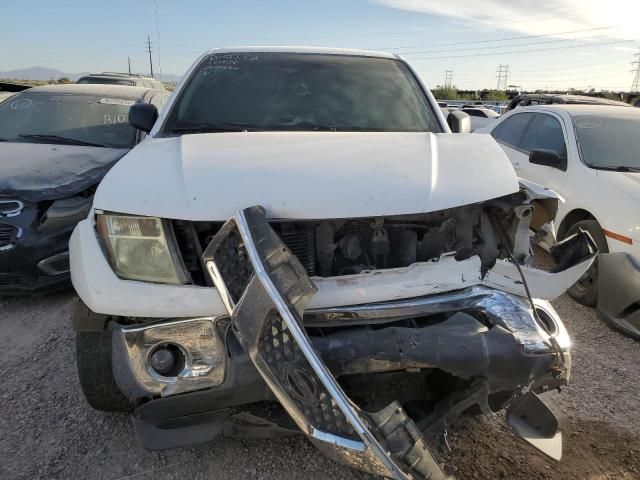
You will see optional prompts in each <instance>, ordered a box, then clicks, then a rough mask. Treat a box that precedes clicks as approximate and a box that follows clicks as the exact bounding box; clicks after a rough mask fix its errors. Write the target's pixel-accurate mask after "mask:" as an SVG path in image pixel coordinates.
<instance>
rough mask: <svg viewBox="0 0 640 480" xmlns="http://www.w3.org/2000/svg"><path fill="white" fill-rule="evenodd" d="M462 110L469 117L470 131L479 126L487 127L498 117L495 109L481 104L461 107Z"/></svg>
mask: <svg viewBox="0 0 640 480" xmlns="http://www.w3.org/2000/svg"><path fill="white" fill-rule="evenodd" d="M462 111H463V112H464V113H466V114H467V115H469V116H470V117H471V131H472V132H473V131H476V130H478V129H479V128H484V127H488V126H489V125H491V124H492V123H493V122H495V121H496V119H497V118H500V115H499V114H498V113H497V112H496V111H495V110H492V109H491V108H486V107H481V106H478V107H466V108H463V109H462Z"/></svg>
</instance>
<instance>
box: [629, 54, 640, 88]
mask: <svg viewBox="0 0 640 480" xmlns="http://www.w3.org/2000/svg"><path fill="white" fill-rule="evenodd" d="M634 57H636V59H637V60H636V61H635V62H631V64H632V65H635V68H634V69H633V70H632V72H633V83H632V84H631V92H634V93H635V92H640V53H636V54H635V55H634Z"/></svg>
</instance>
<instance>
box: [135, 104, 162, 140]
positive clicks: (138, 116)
mask: <svg viewBox="0 0 640 480" xmlns="http://www.w3.org/2000/svg"><path fill="white" fill-rule="evenodd" d="M157 119H158V109H157V108H156V106H155V105H152V104H150V103H135V104H133V105H131V107H130V108H129V124H130V125H131V126H132V127H133V128H137V129H138V130H142V131H143V132H145V133H149V132H150V131H151V129H152V128H153V125H154V124H155V123H156V120H157Z"/></svg>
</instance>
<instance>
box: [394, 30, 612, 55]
mask: <svg viewBox="0 0 640 480" xmlns="http://www.w3.org/2000/svg"><path fill="white" fill-rule="evenodd" d="M617 27H619V25H611V26H608V27H595V28H583V29H580V30H569V31H567V32H555V33H544V34H539V35H522V36H519V37H506V38H497V39H494V40H475V41H469V42H455V43H432V44H429V45H408V46H404V47H386V48H383V50H405V49H407V48H430V47H451V46H454V45H472V44H476V43H493V42H507V41H510V40H524V39H526V38H541V37H555V36H557V35H569V34H571V33H581V32H595V31H597V30H610V29H612V28H617Z"/></svg>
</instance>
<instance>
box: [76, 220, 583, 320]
mask: <svg viewBox="0 0 640 480" xmlns="http://www.w3.org/2000/svg"><path fill="white" fill-rule="evenodd" d="M69 250H70V252H71V255H70V261H71V280H72V282H73V286H74V287H75V289H76V292H77V293H78V295H79V296H80V298H82V300H83V301H84V302H85V304H86V305H87V306H88V307H89V308H90V309H91V310H93V311H94V312H97V313H104V314H110V315H126V316H132V317H153V318H180V317H184V318H186V317H199V316H207V315H208V316H212V315H213V316H215V315H225V314H226V309H225V308H224V305H223V303H222V299H221V298H220V295H218V292H217V291H216V289H215V288H209V287H197V286H193V285H160V284H154V283H148V282H139V281H133V280H122V279H120V278H118V277H117V276H116V275H115V274H114V273H113V270H112V269H111V267H110V266H109V264H108V263H107V260H106V259H105V257H104V254H103V252H102V250H101V249H100V246H99V244H98V240H97V238H96V235H95V232H94V228H93V225H92V224H91V222H90V221H89V220H83V221H82V222H80V223H79V224H78V226H77V227H76V229H75V230H74V232H73V235H72V236H71V241H70V244H69ZM590 264H591V260H587V261H585V262H583V263H581V264H579V265H575V266H573V267H571V268H569V269H568V270H566V271H564V272H560V273H556V274H552V273H547V272H544V271H541V270H537V269H534V268H530V267H523V271H524V274H525V277H526V278H527V283H528V284H529V288H530V289H531V292H532V295H533V296H534V297H535V298H538V299H543V300H552V299H555V298H557V297H558V296H560V295H562V294H563V293H564V292H565V290H566V289H567V288H568V287H569V286H570V285H572V284H573V283H575V282H576V280H577V279H578V278H580V276H581V275H582V274H583V273H584V272H585V271H586V270H587V268H588V267H589V265H590ZM313 282H314V283H315V284H316V286H317V287H318V292H317V293H316V295H315V296H314V297H313V298H312V300H311V303H310V304H309V307H308V308H322V307H336V306H344V305H358V304H363V303H373V302H383V301H389V300H400V299H405V298H413V297H420V296H424V295H432V294H435V293H442V292H450V291H453V290H458V289H461V288H466V287H472V286H476V285H486V286H489V287H492V288H497V289H499V290H503V291H506V292H509V293H512V294H514V295H518V296H525V291H524V287H523V285H522V282H521V279H520V275H519V273H518V271H517V269H516V268H515V266H514V265H513V264H511V263H509V262H506V261H501V260H499V261H498V262H497V263H496V266H495V267H494V268H493V269H492V270H490V271H489V272H488V273H487V275H486V276H485V278H484V280H483V279H482V278H481V275H480V259H479V258H478V257H471V258H469V259H467V260H463V261H456V260H455V258H453V257H442V258H441V259H440V260H439V261H437V262H424V263H416V264H413V265H411V266H409V267H405V268H392V269H386V270H375V271H371V272H368V273H361V274H359V275H348V276H342V277H329V278H318V277H315V278H313Z"/></svg>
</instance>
